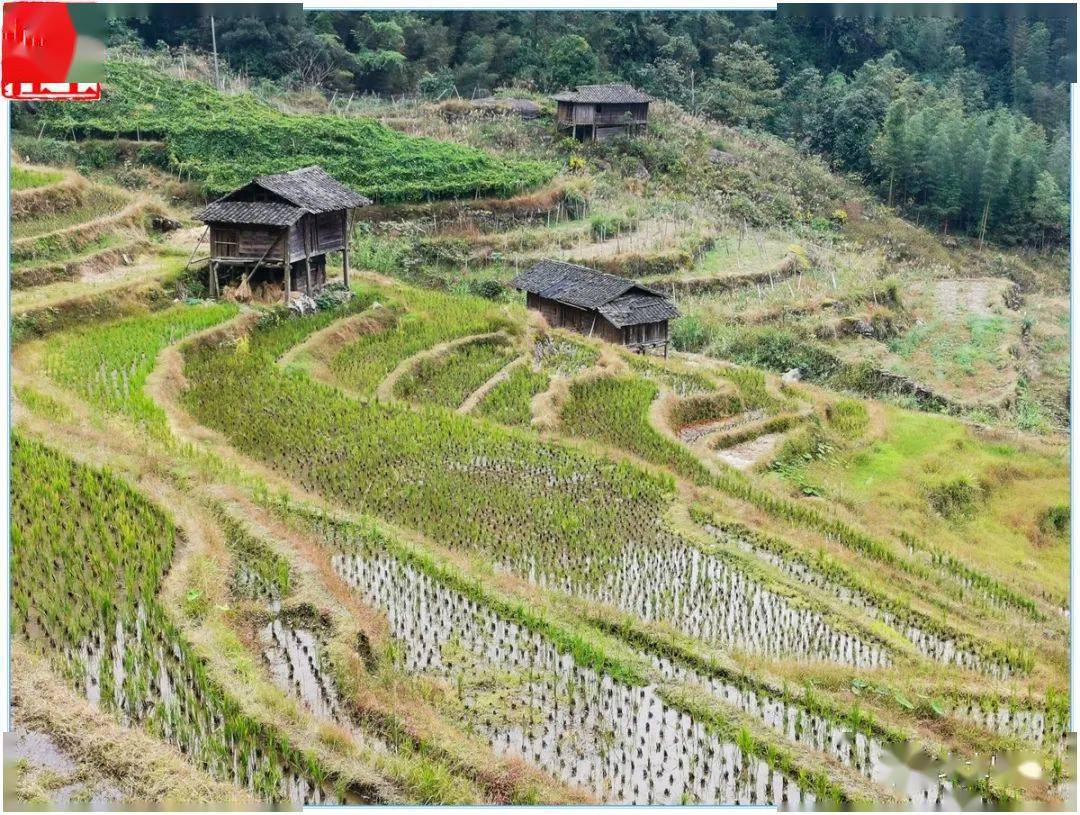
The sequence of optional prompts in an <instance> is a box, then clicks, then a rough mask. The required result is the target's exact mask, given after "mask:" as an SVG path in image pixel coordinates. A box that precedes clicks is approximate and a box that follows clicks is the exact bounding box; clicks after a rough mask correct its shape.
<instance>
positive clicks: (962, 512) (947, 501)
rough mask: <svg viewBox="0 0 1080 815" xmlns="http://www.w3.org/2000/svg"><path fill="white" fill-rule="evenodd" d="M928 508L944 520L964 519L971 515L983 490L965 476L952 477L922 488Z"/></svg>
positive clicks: (980, 498)
mask: <svg viewBox="0 0 1080 815" xmlns="http://www.w3.org/2000/svg"><path fill="white" fill-rule="evenodd" d="M924 492H925V494H926V501H927V503H928V504H929V505H930V508H931V509H933V510H934V511H935V512H937V513H938V514H939V515H941V516H942V517H944V518H950V519H956V518H965V517H968V516H970V515H971V513H972V512H973V510H974V509H975V506H976V505H977V504H978V503H979V502H980V501H981V500H982V498H983V489H982V487H980V486H979V485H978V484H976V483H975V482H973V481H972V480H971V479H970V478H968V477H967V476H966V475H957V476H952V477H951V478H943V479H940V480H938V481H934V482H931V483H929V484H926V485H925V486H924Z"/></svg>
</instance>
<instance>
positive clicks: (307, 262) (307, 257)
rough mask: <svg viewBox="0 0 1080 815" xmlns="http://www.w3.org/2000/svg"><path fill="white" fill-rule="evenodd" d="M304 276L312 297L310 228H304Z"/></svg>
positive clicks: (309, 294)
mask: <svg viewBox="0 0 1080 815" xmlns="http://www.w3.org/2000/svg"><path fill="white" fill-rule="evenodd" d="M304 277H305V279H306V283H307V296H308V297H311V248H310V247H309V246H308V230H307V228H306V227H305V229H304Z"/></svg>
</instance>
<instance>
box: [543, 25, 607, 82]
mask: <svg viewBox="0 0 1080 815" xmlns="http://www.w3.org/2000/svg"><path fill="white" fill-rule="evenodd" d="M597 64H598V62H597V59H596V54H595V53H594V52H593V50H592V47H591V46H590V45H589V43H588V42H587V41H586V40H585V38H584V37H581V36H579V35H577V34H566V35H564V36H562V37H559V38H558V39H557V40H555V41H554V42H553V43H552V44H551V48H550V49H549V51H548V71H549V84H550V86H551V87H553V88H569V87H573V86H574V85H582V84H587V83H589V82H591V81H592V80H594V79H595V78H596V68H597Z"/></svg>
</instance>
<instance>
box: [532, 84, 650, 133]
mask: <svg viewBox="0 0 1080 815" xmlns="http://www.w3.org/2000/svg"><path fill="white" fill-rule="evenodd" d="M552 98H553V99H554V100H555V101H556V102H557V103H558V105H559V107H558V110H557V111H556V113H555V122H556V127H557V128H558V129H559V130H570V131H571V133H572V134H573V136H574V138H575V139H580V140H581V141H603V140H604V139H610V138H612V137H613V136H618V135H622V134H628V135H632V134H634V133H639V132H641V131H643V130H644V129H645V126H646V125H647V124H648V121H649V102H651V101H653V98H652V97H651V96H649V95H648V94H647V93H642V92H641V91H639V90H637V89H636V88H633V87H631V86H630V85H626V84H622V83H616V84H613V85H578V86H577V88H576V89H575V90H572V91H563V92H562V93H557V94H555V96H553V97H552Z"/></svg>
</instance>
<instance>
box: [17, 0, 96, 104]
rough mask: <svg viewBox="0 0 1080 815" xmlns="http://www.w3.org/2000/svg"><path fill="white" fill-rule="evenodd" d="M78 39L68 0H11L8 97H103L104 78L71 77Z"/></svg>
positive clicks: (89, 98)
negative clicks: (101, 80) (80, 79)
mask: <svg viewBox="0 0 1080 815" xmlns="http://www.w3.org/2000/svg"><path fill="white" fill-rule="evenodd" d="M77 39H78V34H77V32H76V31H75V26H74V25H72V22H71V17H70V15H69V14H68V10H67V4H66V3H5V4H4V38H3V48H4V53H3V65H2V85H3V92H4V96H6V97H7V98H8V99H25V100H29V99H34V100H52V99H74V100H80V101H88V100H93V99H100V98H101V85H100V83H98V82H69V81H68V71H69V70H70V69H71V62H72V60H73V59H74V57H75V45H76V41H77Z"/></svg>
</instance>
